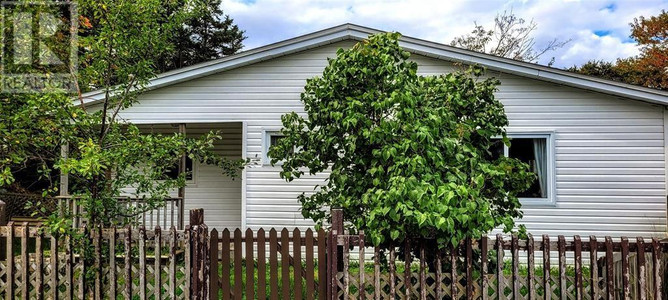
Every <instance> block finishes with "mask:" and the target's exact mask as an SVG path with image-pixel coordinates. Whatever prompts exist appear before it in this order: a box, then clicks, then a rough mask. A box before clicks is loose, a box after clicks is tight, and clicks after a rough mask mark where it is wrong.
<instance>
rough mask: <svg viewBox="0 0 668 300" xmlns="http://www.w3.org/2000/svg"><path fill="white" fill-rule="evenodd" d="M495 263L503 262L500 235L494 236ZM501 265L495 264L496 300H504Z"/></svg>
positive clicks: (501, 238) (501, 237)
mask: <svg viewBox="0 0 668 300" xmlns="http://www.w3.org/2000/svg"><path fill="white" fill-rule="evenodd" d="M496 261H497V262H502V261H503V236H502V235H501V234H497V235H496ZM503 281H504V278H503V264H502V263H497V264H496V296H497V299H499V300H501V299H504V298H505V294H504V290H505V287H504V284H503ZM453 298H454V297H453Z"/></svg>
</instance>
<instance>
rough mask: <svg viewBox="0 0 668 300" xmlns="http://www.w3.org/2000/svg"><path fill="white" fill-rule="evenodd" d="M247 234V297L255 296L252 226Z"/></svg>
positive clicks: (252, 297) (245, 240)
mask: <svg viewBox="0 0 668 300" xmlns="http://www.w3.org/2000/svg"><path fill="white" fill-rule="evenodd" d="M245 235H246V236H245V237H244V243H245V245H246V299H254V298H255V294H254V292H255V284H254V283H255V270H253V265H254V264H255V260H254V259H253V230H251V229H250V228H248V229H246V234H245Z"/></svg>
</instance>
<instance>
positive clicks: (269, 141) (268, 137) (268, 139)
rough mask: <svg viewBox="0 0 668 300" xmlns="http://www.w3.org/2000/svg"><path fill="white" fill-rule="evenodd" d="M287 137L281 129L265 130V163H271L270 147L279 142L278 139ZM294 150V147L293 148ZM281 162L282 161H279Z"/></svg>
mask: <svg viewBox="0 0 668 300" xmlns="http://www.w3.org/2000/svg"><path fill="white" fill-rule="evenodd" d="M283 138H285V136H284V135H283V134H282V133H281V132H280V131H265V134H264V141H263V144H264V147H263V152H264V153H262V154H263V156H264V164H266V165H268V164H271V157H269V147H271V146H274V145H276V144H278V141H280V140H281V139H283ZM292 151H294V149H292ZM278 164H280V162H279V163H278Z"/></svg>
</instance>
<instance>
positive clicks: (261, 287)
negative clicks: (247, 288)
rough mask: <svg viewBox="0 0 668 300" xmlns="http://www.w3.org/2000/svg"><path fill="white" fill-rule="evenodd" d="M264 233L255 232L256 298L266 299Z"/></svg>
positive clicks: (262, 230)
mask: <svg viewBox="0 0 668 300" xmlns="http://www.w3.org/2000/svg"><path fill="white" fill-rule="evenodd" d="M265 245H266V241H265V232H264V229H262V228H260V230H258V231H257V298H258V299H267V264H266V261H267V259H266V252H265V249H266V248H265Z"/></svg>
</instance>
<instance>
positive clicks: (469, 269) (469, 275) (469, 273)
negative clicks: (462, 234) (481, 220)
mask: <svg viewBox="0 0 668 300" xmlns="http://www.w3.org/2000/svg"><path fill="white" fill-rule="evenodd" d="M466 299H467V300H473V245H472V241H471V239H470V238H467V239H466Z"/></svg>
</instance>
